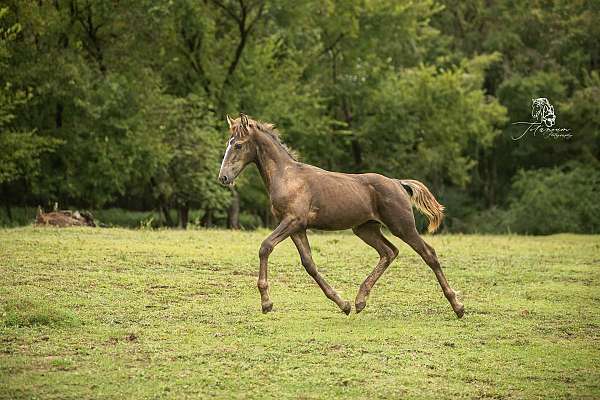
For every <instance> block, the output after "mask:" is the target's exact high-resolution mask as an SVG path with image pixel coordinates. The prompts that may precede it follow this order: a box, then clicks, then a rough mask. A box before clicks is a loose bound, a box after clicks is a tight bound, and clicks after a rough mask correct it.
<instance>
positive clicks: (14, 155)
mask: <svg viewBox="0 0 600 400" xmlns="http://www.w3.org/2000/svg"><path fill="white" fill-rule="evenodd" d="M7 14H8V9H7V8H0V76H3V75H4V74H5V73H6V71H7V70H8V68H9V66H10V61H11V57H12V54H11V51H10V49H9V44H10V43H11V42H14V41H15V38H16V35H17V34H18V33H19V32H20V31H21V26H20V25H19V24H14V25H12V26H8V27H7V28H5V27H4V26H3V25H4V23H5V19H6V15H7ZM30 99H31V93H30V92H27V91H25V90H20V89H14V88H13V87H12V84H11V83H10V82H9V81H5V80H4V79H2V78H0V149H2V150H1V151H0V185H1V184H3V183H8V182H11V181H15V180H17V179H20V178H25V177H28V176H32V175H35V174H37V173H38V172H39V166H40V162H39V157H40V155H41V154H42V153H44V152H48V151H52V150H53V148H54V147H55V146H56V145H57V144H58V143H60V141H58V140H56V139H52V138H45V137H41V136H39V135H38V134H37V132H36V130H35V129H32V130H21V129H19V128H18V127H16V126H15V125H13V123H14V122H15V119H16V110H17V108H19V107H23V106H24V105H25V104H26V103H27V102H28V101H29V100H30Z"/></svg>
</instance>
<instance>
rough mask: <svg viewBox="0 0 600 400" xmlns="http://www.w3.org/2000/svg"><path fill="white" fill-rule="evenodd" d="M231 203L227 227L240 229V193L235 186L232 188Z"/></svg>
mask: <svg viewBox="0 0 600 400" xmlns="http://www.w3.org/2000/svg"><path fill="white" fill-rule="evenodd" d="M231 195H232V198H231V205H230V206H229V209H228V210H227V227H228V228H229V229H240V195H239V194H238V192H237V190H235V188H231Z"/></svg>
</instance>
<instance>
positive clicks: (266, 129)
mask: <svg viewBox="0 0 600 400" xmlns="http://www.w3.org/2000/svg"><path fill="white" fill-rule="evenodd" d="M236 122H237V121H236ZM248 122H249V125H250V127H251V128H254V129H256V130H257V131H259V132H260V133H264V134H266V135H268V136H269V137H270V138H271V139H273V140H274V141H275V143H277V144H278V145H279V146H281V148H283V149H284V150H285V152H286V153H288V155H289V156H290V157H292V158H293V159H294V160H295V161H298V154H297V153H296V151H294V150H293V149H291V148H290V147H289V146H288V145H286V144H285V143H283V141H282V140H281V134H280V133H279V130H278V129H277V128H275V125H274V124H272V123H270V122H263V121H258V120H254V119H250V118H248ZM236 128H237V129H240V128H241V125H238V127H236Z"/></svg>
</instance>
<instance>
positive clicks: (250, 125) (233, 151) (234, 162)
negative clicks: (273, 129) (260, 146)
mask: <svg viewBox="0 0 600 400" xmlns="http://www.w3.org/2000/svg"><path fill="white" fill-rule="evenodd" d="M227 123H228V124H229V132H230V133H231V136H230V137H229V141H228V142H227V149H226V150H225V155H224V156H223V162H222V163H221V170H220V171H219V182H221V183H222V184H223V185H233V181H234V180H235V178H237V176H238V175H239V174H240V173H241V172H242V170H243V169H244V167H246V165H248V164H249V163H251V162H252V161H254V160H255V159H256V146H255V143H254V134H255V133H254V129H255V128H256V122H255V121H254V120H252V119H250V118H248V116H247V115H245V114H240V117H239V118H236V119H232V118H230V117H229V115H228V116H227Z"/></svg>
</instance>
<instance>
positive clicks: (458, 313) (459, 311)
mask: <svg viewBox="0 0 600 400" xmlns="http://www.w3.org/2000/svg"><path fill="white" fill-rule="evenodd" d="M454 312H455V313H456V316H457V317H458V318H462V317H463V315H465V306H464V305H463V304H462V303H458V307H457V308H455V309H454Z"/></svg>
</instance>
